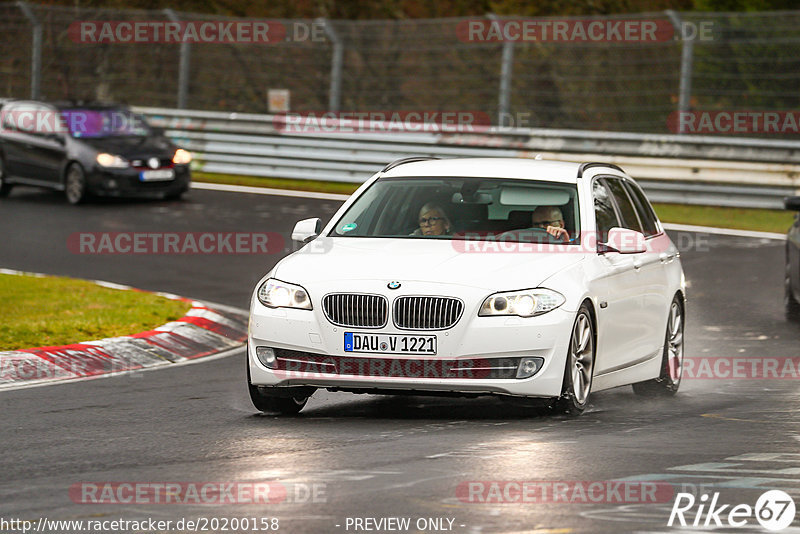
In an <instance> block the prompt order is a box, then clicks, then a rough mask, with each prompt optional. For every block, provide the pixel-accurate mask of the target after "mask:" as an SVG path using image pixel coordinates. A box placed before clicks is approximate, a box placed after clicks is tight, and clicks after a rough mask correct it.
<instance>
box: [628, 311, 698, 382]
mask: <svg viewBox="0 0 800 534" xmlns="http://www.w3.org/2000/svg"><path fill="white" fill-rule="evenodd" d="M684 318H685V315H684V309H683V301H682V300H681V298H680V297H679V296H678V295H675V297H674V298H673V299H672V304H670V307H669V316H668V317H667V332H666V335H665V336H664V350H663V352H662V355H661V373H660V374H659V376H658V378H655V379H653V380H647V381H646V382H639V383H637V384H633V391H634V393H636V394H637V395H641V396H644V397H664V396H672V395H675V394H676V393H677V392H678V388H679V387H680V385H681V378H682V377H683V358H684V346H683V345H684V344H683V339H684V336H683V333H684V323H685V321H684Z"/></svg>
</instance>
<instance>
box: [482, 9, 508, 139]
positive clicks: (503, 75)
mask: <svg viewBox="0 0 800 534" xmlns="http://www.w3.org/2000/svg"><path fill="white" fill-rule="evenodd" d="M486 18H488V19H489V20H491V21H492V23H493V24H498V25H499V24H500V20H499V19H498V17H497V15H495V14H494V13H489V14H488V15H486ZM513 63H514V41H511V40H506V41H505V42H504V43H503V55H502V58H501V63H500V89H499V94H498V97H497V125H498V126H502V125H503V117H507V116H508V114H509V108H510V106H511V74H512V68H513Z"/></svg>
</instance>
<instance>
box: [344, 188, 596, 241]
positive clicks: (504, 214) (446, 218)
mask: <svg viewBox="0 0 800 534" xmlns="http://www.w3.org/2000/svg"><path fill="white" fill-rule="evenodd" d="M534 212H535V213H534ZM578 213H579V207H578V192H577V188H576V186H575V185H572V184H565V183H558V182H544V181H542V182H539V181H533V180H515V179H504V178H463V177H459V178H439V177H435V178H434V177H432V178H426V177H421V178H416V177H414V178H382V179H380V180H378V181H376V182H375V183H374V184H372V186H371V187H370V188H369V189H367V191H365V192H364V193H363V194H362V195H361V196H360V197H359V198H358V199H357V200H356V201H355V202H354V203H353V205H352V206H350V208H349V209H348V210H347V211H346V212H345V214H344V215H343V216H342V217H341V219H339V221H338V222H337V223H336V226H335V227H334V229H333V231H332V232H331V234H330V235H332V236H339V237H395V238H396V237H403V238H411V239H413V238H418V239H469V240H472V239H483V238H487V239H496V238H500V239H503V240H506V241H517V242H539V243H565V244H567V243H574V242H575V238H576V237H577V236H579V235H580V218H579V215H578ZM551 219H552V221H551ZM534 220H535V221H542V220H547V221H548V222H549V224H536V223H534ZM550 225H552V226H560V227H563V228H564V229H565V230H566V231H567V232H568V234H569V235H568V237H567V236H566V235H564V236H562V237H560V238H558V239H556V238H555V237H554V236H553V235H552V234H548V232H547V231H546V228H547V226H550Z"/></svg>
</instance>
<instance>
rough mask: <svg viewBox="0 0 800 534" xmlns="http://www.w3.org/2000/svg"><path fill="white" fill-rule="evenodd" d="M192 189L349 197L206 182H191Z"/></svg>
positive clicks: (328, 198) (311, 196)
mask: <svg viewBox="0 0 800 534" xmlns="http://www.w3.org/2000/svg"><path fill="white" fill-rule="evenodd" d="M192 189H206V190H208V191H227V192H229V193H251V194H254V195H275V196H280V197H298V198H315V199H321V200H347V199H348V198H350V195H339V194H336V193H317V192H314V191H297V190H295V189H272V188H269V187H254V186H250V185H229V184H214V183H208V182H192Z"/></svg>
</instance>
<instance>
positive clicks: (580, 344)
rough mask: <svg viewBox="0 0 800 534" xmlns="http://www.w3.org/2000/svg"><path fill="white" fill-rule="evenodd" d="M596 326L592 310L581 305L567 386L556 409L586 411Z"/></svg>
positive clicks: (572, 412) (573, 412)
mask: <svg viewBox="0 0 800 534" xmlns="http://www.w3.org/2000/svg"><path fill="white" fill-rule="evenodd" d="M594 339H595V337H594V325H593V323H592V317H591V315H590V314H589V308H588V307H587V306H586V304H582V305H581V308H580V310H578V316H577V317H576V318H575V323H574V324H573V326H572V336H571V337H570V340H569V353H568V354H567V365H566V368H565V369H564V383H563V384H564V385H563V387H562V392H561V396H560V397H558V398H557V399H555V401H554V402H553V404H552V407H553V409H555V410H556V411H558V412H561V413H566V414H568V415H580V414H582V413H583V411H584V410H585V409H586V405H587V403H588V401H589V393H590V392H591V389H592V377H593V375H594V359H595V345H594Z"/></svg>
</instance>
